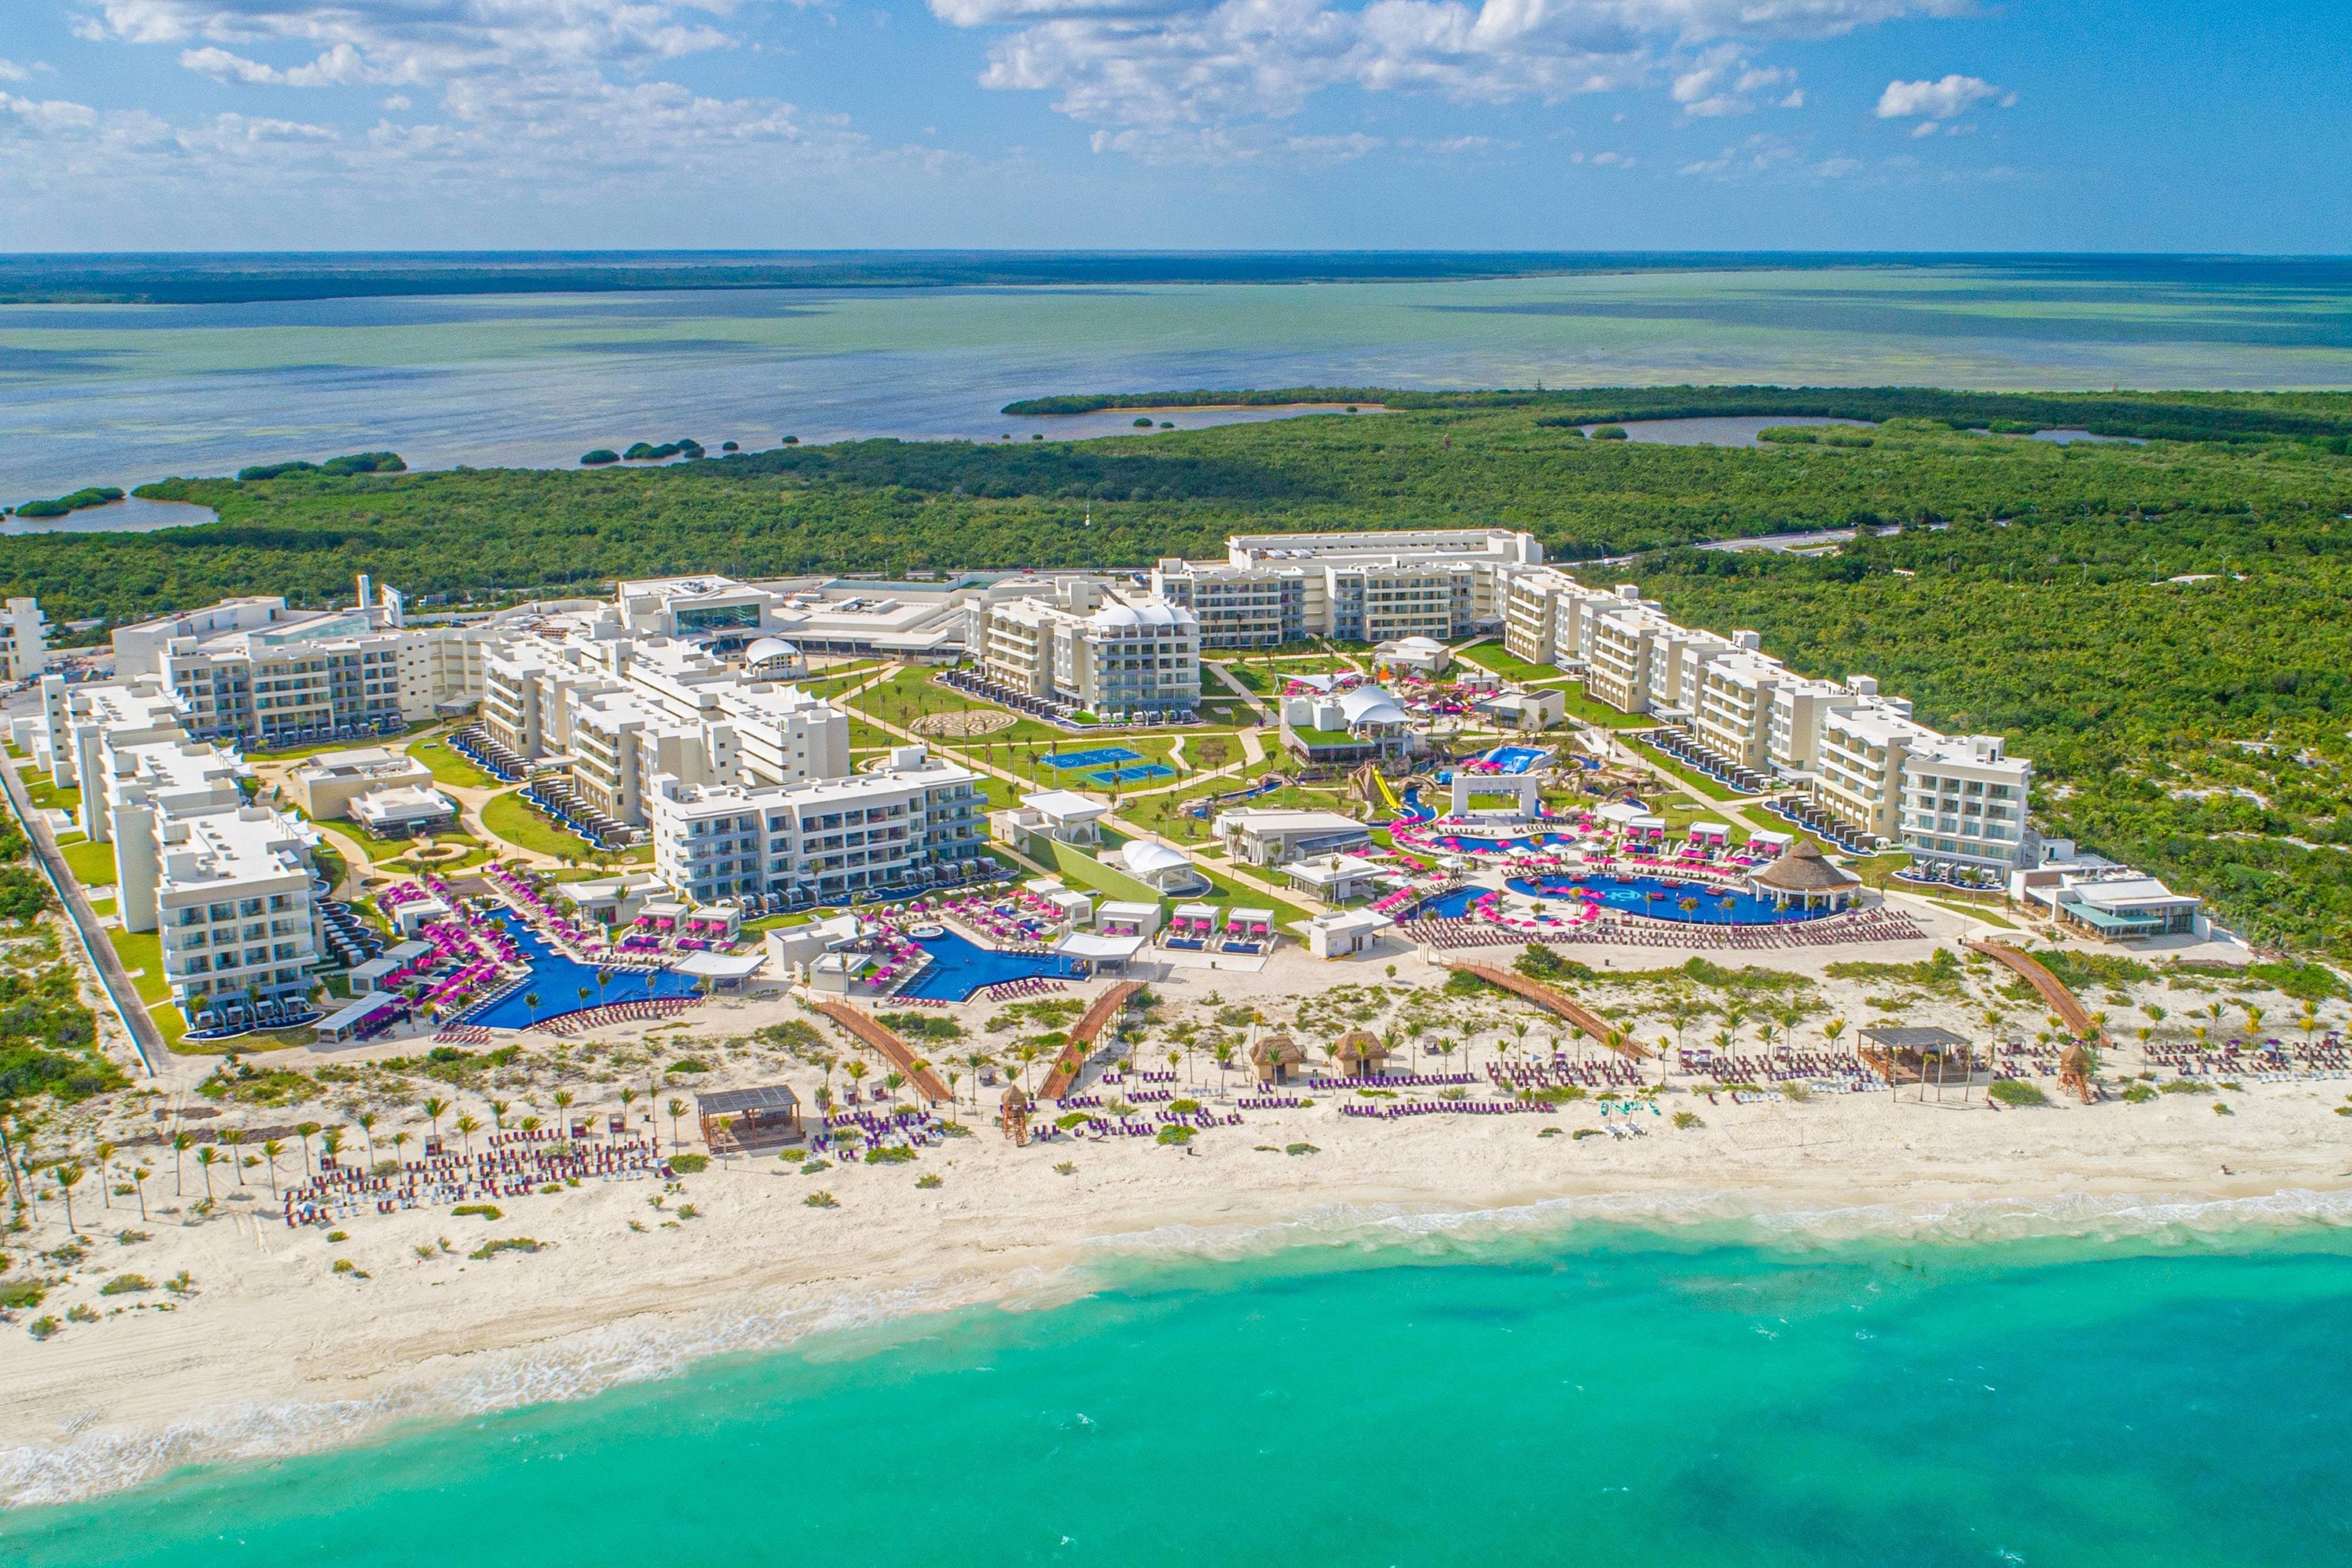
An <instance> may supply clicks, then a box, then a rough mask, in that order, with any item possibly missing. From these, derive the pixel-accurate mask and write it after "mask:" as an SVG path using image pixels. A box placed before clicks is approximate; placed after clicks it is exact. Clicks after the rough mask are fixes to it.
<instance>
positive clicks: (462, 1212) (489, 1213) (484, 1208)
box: [449, 1203, 506, 1219]
mask: <svg viewBox="0 0 2352 1568" xmlns="http://www.w3.org/2000/svg"><path fill="white" fill-rule="evenodd" d="M449 1212H450V1213H451V1214H453V1215H455V1216H457V1218H460V1219H463V1218H467V1216H468V1215H478V1216H480V1217H481V1218H484V1219H504V1218H506V1214H505V1212H504V1211H503V1210H501V1209H500V1208H499V1206H498V1205H497V1204H494V1203H461V1204H459V1205H458V1206H457V1207H455V1208H453V1209H451V1210H450V1211H449Z"/></svg>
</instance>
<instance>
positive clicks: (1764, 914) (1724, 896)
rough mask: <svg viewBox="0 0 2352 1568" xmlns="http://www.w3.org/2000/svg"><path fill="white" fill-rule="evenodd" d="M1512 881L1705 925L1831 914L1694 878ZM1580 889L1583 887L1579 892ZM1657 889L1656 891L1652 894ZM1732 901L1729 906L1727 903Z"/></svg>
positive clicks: (1535, 894) (1533, 890) (1516, 887)
mask: <svg viewBox="0 0 2352 1568" xmlns="http://www.w3.org/2000/svg"><path fill="white" fill-rule="evenodd" d="M1509 886H1510V889H1511V891H1512V892H1513V893H1524V894H1527V895H1528V897H1530V898H1581V899H1583V900H1584V901H1585V902H1587V903H1591V904H1608V905H1610V906H1611V907H1612V908H1616V909H1623V910H1629V911H1631V912H1633V914H1636V915H1654V916H1656V917H1657V918H1658V919H1661V920H1690V921H1696V922H1697V923H1699V924H1700V925H1774V924H1780V923H1785V922H1788V921H1792V920H1811V919H1816V918H1818V917H1819V916H1820V915H1822V914H1826V913H1828V912H1827V911H1825V910H1817V911H1815V912H1814V913H1813V914H1811V915H1807V914H1805V913H1803V912H1802V911H1797V910H1791V911H1786V912H1784V911H1782V910H1780V908H1778V907H1777V906H1775V905H1774V904H1770V903H1769V902H1767V901H1766V900H1764V899H1761V898H1758V897H1757V896H1755V894H1748V893H1731V892H1727V891H1726V890H1724V889H1722V888H1717V887H1706V886H1702V885H1699V884H1697V883H1684V882H1665V881H1662V880H1660V879H1659V878H1657V877H1654V876H1634V877H1623V878H1619V877H1613V876H1607V875H1601V876H1545V877H1530V876H1515V877H1513V878H1511V879H1510V883H1509ZM1578 889H1581V890H1582V891H1581V892H1578V891H1575V890H1578ZM1652 894H1656V895H1657V896H1656V897H1652V896H1651V895H1652ZM1685 898H1696V899H1697V900H1698V907H1697V908H1696V909H1695V910H1685V909H1684V908H1683V907H1682V906H1681V904H1682V900H1684V899H1685ZM1727 901H1728V903H1729V904H1730V907H1729V908H1726V907H1725V904H1726V902H1727Z"/></svg>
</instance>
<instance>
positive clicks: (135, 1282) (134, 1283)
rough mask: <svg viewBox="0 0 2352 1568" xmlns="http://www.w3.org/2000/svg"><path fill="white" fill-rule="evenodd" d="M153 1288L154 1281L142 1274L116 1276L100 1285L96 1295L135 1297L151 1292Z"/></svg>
mask: <svg viewBox="0 0 2352 1568" xmlns="http://www.w3.org/2000/svg"><path fill="white" fill-rule="evenodd" d="M154 1288H155V1281H152V1280H150V1279H149V1278H148V1277H147V1276H146V1275H144V1274H117V1275H116V1276H115V1277H114V1278H113V1279H111V1280H109V1281H107V1282H106V1283H105V1284H103V1285H100V1287H99V1288H98V1293H99V1294H100V1295H101V1296H135V1295H137V1294H139V1293H140V1292H141V1291H152V1290H153V1289H154Z"/></svg>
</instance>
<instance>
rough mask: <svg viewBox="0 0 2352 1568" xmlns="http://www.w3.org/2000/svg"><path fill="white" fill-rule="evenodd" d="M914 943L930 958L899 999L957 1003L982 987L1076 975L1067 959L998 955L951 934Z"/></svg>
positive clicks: (1068, 977)
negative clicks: (1037, 978)
mask: <svg viewBox="0 0 2352 1568" xmlns="http://www.w3.org/2000/svg"><path fill="white" fill-rule="evenodd" d="M914 940H915V942H916V943H917V944H918V945H919V946H921V947H922V948H923V950H924V951H925V952H928V953H929V954H930V956H931V961H930V962H929V964H926V965H924V966H923V972H922V973H921V974H919V975H917V976H916V977H914V978H913V979H911V980H909V981H908V982H907V983H906V984H905V985H904V986H901V987H900V988H898V991H897V992H896V993H895V994H896V995H898V996H902V997H928V998H932V999H933V1000H936V1001H947V1002H961V1001H964V1000H967V999H969V998H971V994H972V993H973V992H974V991H977V990H979V989H980V988H982V986H994V985H1001V984H1003V982H1004V981H1006V980H1025V979H1028V978H1030V977H1033V976H1037V975H1050V976H1054V977H1057V978H1061V979H1072V978H1075V977H1076V974H1077V971H1076V969H1074V968H1072V967H1070V961H1069V960H1068V959H1067V958H1063V957H1058V956H1055V955H1054V954H1051V953H999V952H997V951H996V950H994V949H993V948H990V947H983V946H981V945H980V944H979V943H977V942H971V941H967V940H965V939H964V938H963V937H961V936H957V935H956V934H955V933H954V932H952V931H943V932H941V933H940V935H939V936H917V937H915V938H914Z"/></svg>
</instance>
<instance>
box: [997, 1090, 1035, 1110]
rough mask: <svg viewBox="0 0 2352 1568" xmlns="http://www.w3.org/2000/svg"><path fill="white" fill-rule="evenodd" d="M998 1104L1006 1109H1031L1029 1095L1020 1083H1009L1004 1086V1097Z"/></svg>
mask: <svg viewBox="0 0 2352 1568" xmlns="http://www.w3.org/2000/svg"><path fill="white" fill-rule="evenodd" d="M997 1104H998V1106H999V1108H1000V1109H1003V1110H1006V1111H1026V1110H1028V1109H1029V1096H1028V1093H1027V1092H1025V1091H1024V1090H1023V1089H1022V1087H1021V1085H1019V1084H1018V1083H1008V1084H1006V1085H1005V1086H1004V1098H1003V1099H1002V1100H1000V1101H999V1102H997Z"/></svg>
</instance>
